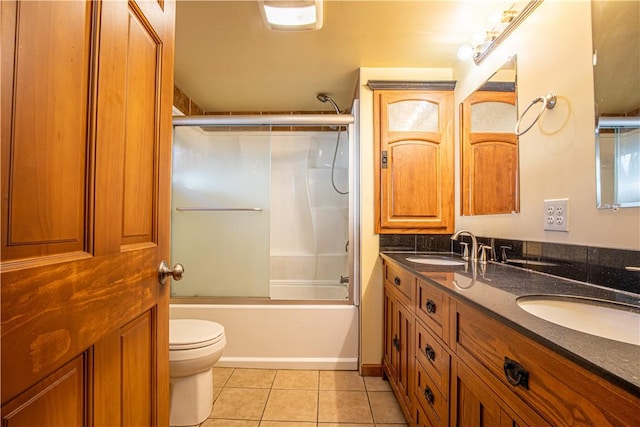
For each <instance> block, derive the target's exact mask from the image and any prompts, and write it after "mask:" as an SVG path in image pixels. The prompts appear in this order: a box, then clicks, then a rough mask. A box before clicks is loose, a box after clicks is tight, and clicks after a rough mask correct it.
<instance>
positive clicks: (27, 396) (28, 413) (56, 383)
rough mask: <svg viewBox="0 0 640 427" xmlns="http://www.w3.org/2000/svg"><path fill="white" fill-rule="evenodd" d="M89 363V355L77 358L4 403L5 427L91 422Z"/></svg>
mask: <svg viewBox="0 0 640 427" xmlns="http://www.w3.org/2000/svg"><path fill="white" fill-rule="evenodd" d="M85 363H86V355H85V354H83V355H80V356H78V357H76V358H75V359H73V360H72V361H71V362H70V363H68V364H66V365H65V366H63V367H62V368H60V369H58V370H57V371H56V372H55V373H53V374H51V375H50V376H48V377H47V378H45V379H44V380H43V381H41V382H40V383H38V384H37V385H36V386H34V387H32V388H31V389H29V390H27V391H26V392H24V393H22V394H21V395H20V396H19V397H17V398H15V399H14V400H12V401H11V402H9V403H8V404H7V405H4V406H3V407H2V425H3V427H33V426H65V427H73V426H78V427H80V426H84V425H87V422H86V417H87V408H86V401H85V399H84V394H85V389H86V386H87V383H86V375H85V372H86V371H85V369H86V366H85ZM3 373H4V371H3Z"/></svg>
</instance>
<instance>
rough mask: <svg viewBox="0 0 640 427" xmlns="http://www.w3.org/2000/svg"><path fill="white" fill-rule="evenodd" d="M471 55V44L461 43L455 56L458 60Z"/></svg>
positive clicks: (463, 59) (464, 59)
mask: <svg viewBox="0 0 640 427" xmlns="http://www.w3.org/2000/svg"><path fill="white" fill-rule="evenodd" d="M472 55H473V46H471V45H470V44H463V45H461V46H460V47H459V48H458V52H457V56H458V59H459V60H460V61H466V60H467V59H469V58H471V56H472Z"/></svg>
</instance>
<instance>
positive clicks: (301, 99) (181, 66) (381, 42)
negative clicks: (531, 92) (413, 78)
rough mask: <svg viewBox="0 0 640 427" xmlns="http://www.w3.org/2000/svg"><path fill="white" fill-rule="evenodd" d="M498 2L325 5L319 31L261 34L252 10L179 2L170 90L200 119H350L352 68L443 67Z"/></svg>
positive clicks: (250, 5) (381, 0)
mask: <svg viewBox="0 0 640 427" xmlns="http://www.w3.org/2000/svg"><path fill="white" fill-rule="evenodd" d="M512 3H513V1H511V2H510V1H505V0H482V1H480V0H444V1H435V0H418V1H401V0H378V1H351V0H325V3H324V25H323V27H322V29H320V30H318V31H306V32H284V31H271V30H267V29H266V27H265V25H264V24H263V22H262V18H261V15H260V11H259V9H258V3H257V1H255V0H236V1H217V0H216V1H187V0H178V2H177V10H176V54H175V84H176V86H177V87H179V88H180V89H181V90H182V91H183V92H184V93H185V94H186V95H187V96H189V97H190V98H191V99H192V100H193V101H194V102H195V103H196V104H198V105H199V106H200V107H201V108H203V109H204V110H205V111H209V112H214V111H217V112H220V111H234V112H255V111H322V110H328V111H333V109H332V107H331V106H330V105H329V104H328V103H325V104H323V103H320V102H319V101H318V100H317V99H316V94H318V93H321V92H324V93H327V94H328V95H330V96H331V97H332V98H333V99H334V100H335V101H336V102H337V104H338V105H339V106H340V109H341V110H346V109H349V107H350V105H351V101H352V99H353V95H354V92H355V89H356V81H357V75H358V69H359V68H360V67H446V68H449V67H452V66H453V64H454V63H455V62H456V61H457V58H456V51H457V49H458V47H459V46H460V45H461V44H463V43H468V42H469V41H470V38H471V36H472V34H473V33H475V32H477V31H479V30H484V29H485V28H486V25H487V24H486V22H487V21H486V17H487V14H488V13H489V12H490V11H494V10H503V9H506V8H508V6H509V5H510V4H512Z"/></svg>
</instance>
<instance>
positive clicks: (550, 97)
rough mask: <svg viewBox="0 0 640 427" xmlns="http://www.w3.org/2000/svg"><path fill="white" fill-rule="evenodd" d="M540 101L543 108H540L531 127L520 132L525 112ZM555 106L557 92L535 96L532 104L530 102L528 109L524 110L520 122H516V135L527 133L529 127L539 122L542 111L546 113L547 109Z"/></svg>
mask: <svg viewBox="0 0 640 427" xmlns="http://www.w3.org/2000/svg"><path fill="white" fill-rule="evenodd" d="M538 102H542V108H541V109H540V112H539V113H538V115H537V116H536V118H535V120H534V121H533V122H532V123H531V124H530V125H529V127H528V128H526V129H525V130H523V131H522V132H520V122H522V119H523V118H524V116H525V114H527V111H529V109H530V108H531V107H533V106H534V105H535V104H537V103H538ZM555 106H556V94H555V93H553V92H549V93H547V94H546V95H545V96H539V97H537V98H535V99H534V100H533V101H531V104H529V106H528V107H527V109H526V110H524V112H523V113H522V115H521V116H520V118H519V119H518V122H517V123H516V135H517V136H520V135H524V134H525V133H527V132H528V131H529V129H531V128H532V127H533V125H535V124H536V123H537V122H538V120H540V117H541V116H542V113H544V110H546V109H549V110H551V109H552V108H553V107H555Z"/></svg>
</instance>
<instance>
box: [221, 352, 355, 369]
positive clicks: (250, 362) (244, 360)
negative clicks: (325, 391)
mask: <svg viewBox="0 0 640 427" xmlns="http://www.w3.org/2000/svg"><path fill="white" fill-rule="evenodd" d="M215 366H216V367H225V368H254V369H311V370H316V369H317V370H325V371H357V370H358V359H357V358H355V357H354V358H349V357H344V358H332V357H326V358H325V357H224V356H223V357H222V358H220V360H219V361H218V363H216V365H215Z"/></svg>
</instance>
